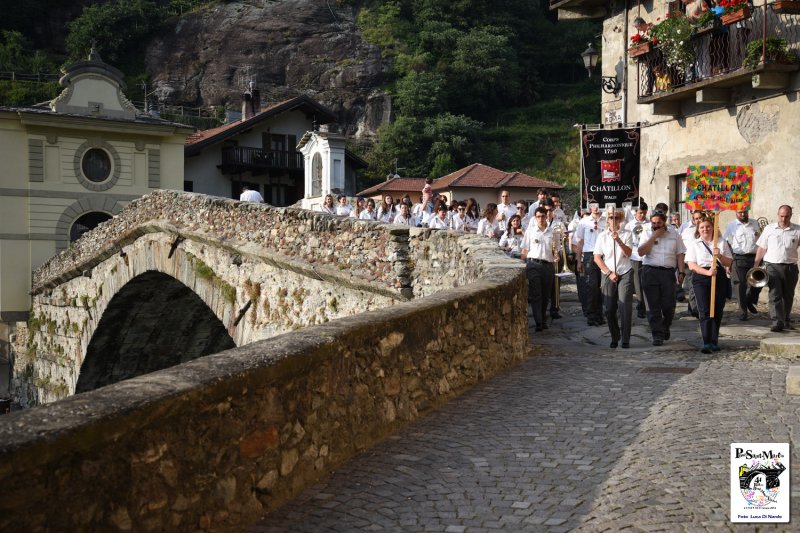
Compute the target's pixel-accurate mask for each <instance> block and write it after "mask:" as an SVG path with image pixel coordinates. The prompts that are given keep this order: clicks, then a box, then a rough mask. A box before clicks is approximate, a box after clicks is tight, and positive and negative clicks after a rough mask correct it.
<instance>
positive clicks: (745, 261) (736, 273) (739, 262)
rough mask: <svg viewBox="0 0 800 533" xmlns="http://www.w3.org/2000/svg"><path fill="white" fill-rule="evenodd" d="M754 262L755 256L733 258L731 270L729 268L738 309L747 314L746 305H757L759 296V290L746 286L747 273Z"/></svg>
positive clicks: (735, 255)
mask: <svg viewBox="0 0 800 533" xmlns="http://www.w3.org/2000/svg"><path fill="white" fill-rule="evenodd" d="M755 261H756V254H748V255H739V254H734V256H733V268H731V277H732V278H733V279H732V280H731V281H732V282H733V288H734V290H735V292H736V299H737V300H738V302H739V309H740V310H741V311H742V312H743V313H746V312H747V305H748V304H753V305H756V304H757V303H758V297H759V295H760V294H761V289H760V288H759V289H756V288H755V287H751V286H749V285H748V284H747V271H748V270H750V269H751V268H753V266H754V265H755Z"/></svg>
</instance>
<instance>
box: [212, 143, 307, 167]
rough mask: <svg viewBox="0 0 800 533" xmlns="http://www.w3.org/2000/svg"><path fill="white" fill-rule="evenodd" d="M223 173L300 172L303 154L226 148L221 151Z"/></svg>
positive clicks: (237, 147)
mask: <svg viewBox="0 0 800 533" xmlns="http://www.w3.org/2000/svg"><path fill="white" fill-rule="evenodd" d="M220 167H221V168H222V170H223V172H244V171H248V170H250V171H259V170H290V171H291V170H302V169H303V154H301V153H299V152H288V151H284V150H262V149H261V148H250V147H248V146H228V147H226V148H223V149H222V165H220Z"/></svg>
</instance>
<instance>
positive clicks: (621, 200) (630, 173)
mask: <svg viewBox="0 0 800 533" xmlns="http://www.w3.org/2000/svg"><path fill="white" fill-rule="evenodd" d="M639 140H640V132H639V128H620V129H613V130H606V129H602V130H583V131H582V132H581V146H582V156H583V157H582V158H581V161H582V165H581V206H583V207H587V206H588V205H589V204H593V203H597V204H600V207H601V208H603V209H605V207H606V206H607V205H615V206H617V207H622V205H623V204H626V203H630V204H632V205H637V206H638V205H639Z"/></svg>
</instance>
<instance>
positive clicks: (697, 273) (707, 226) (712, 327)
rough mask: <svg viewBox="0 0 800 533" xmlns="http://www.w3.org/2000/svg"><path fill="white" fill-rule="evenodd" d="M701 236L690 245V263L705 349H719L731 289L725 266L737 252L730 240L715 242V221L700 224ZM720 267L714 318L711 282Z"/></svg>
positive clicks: (704, 221)
mask: <svg viewBox="0 0 800 533" xmlns="http://www.w3.org/2000/svg"><path fill="white" fill-rule="evenodd" d="M697 233H698V234H699V237H698V238H696V239H695V240H694V242H692V243H691V244H690V246H689V247H688V248H687V249H686V263H687V264H688V265H689V268H690V269H692V272H693V273H694V276H692V283H693V285H694V295H695V301H696V302H697V313H698V315H699V318H700V333H701V334H702V335H703V348H702V349H701V350H700V351H701V352H703V353H711V352H712V351H713V352H717V351H719V344H718V342H719V326H720V324H722V312H723V310H724V308H725V296H726V295H727V293H728V276H727V274H726V273H725V268H727V267H729V266H731V265H732V264H733V254H732V253H731V249H730V247H728V243H726V242H725V241H724V240H722V239H719V240H718V241H717V242H714V224H712V223H711V221H710V220H708V219H707V218H704V219H703V220H702V221H700V222H699V223H698V224H697ZM715 271H716V275H717V276H716V295H715V298H714V318H711V315H710V313H711V283H712V279H713V278H712V276H713V274H714V272H715Z"/></svg>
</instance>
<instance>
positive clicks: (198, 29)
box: [146, 0, 391, 137]
mask: <svg viewBox="0 0 800 533" xmlns="http://www.w3.org/2000/svg"><path fill="white" fill-rule="evenodd" d="M356 13H357V5H353V4H340V3H338V2H337V1H336V0H275V1H268V0H250V1H239V2H220V3H214V4H211V5H209V6H207V7H206V8H204V9H201V10H198V11H196V12H193V13H190V14H186V15H184V16H183V17H180V18H178V19H176V20H175V21H174V22H173V23H172V24H171V26H169V27H168V28H167V29H166V30H165V31H164V32H162V34H161V35H160V36H159V37H158V38H156V39H155V40H153V41H152V42H151V43H150V44H149V46H148V49H147V57H146V66H147V71H148V73H149V74H150V75H151V77H152V79H153V81H154V82H155V84H156V87H157V91H156V94H157V96H158V97H159V98H160V99H161V100H162V101H167V102H170V103H182V104H185V105H196V106H213V105H225V106H226V108H227V109H231V110H237V109H239V108H240V99H241V94H242V92H243V90H244V89H245V88H246V86H247V83H248V82H249V81H251V80H254V81H256V83H257V85H258V88H259V89H260V91H261V101H262V105H263V106H267V105H269V104H271V103H277V102H280V101H283V100H286V99H287V98H291V97H293V96H297V95H298V94H307V95H309V96H311V97H312V98H314V99H316V100H318V101H319V102H321V103H323V104H325V105H327V106H328V107H330V108H331V109H332V110H334V111H335V112H336V113H338V115H339V122H340V124H341V125H342V126H343V127H344V128H345V130H346V132H347V133H348V134H350V135H356V136H358V137H362V136H369V135H372V134H374V132H375V130H376V129H377V127H378V126H379V125H380V124H381V123H383V122H385V121H387V120H388V118H389V115H390V113H391V101H390V99H389V97H388V95H387V94H386V93H385V92H384V91H383V89H382V88H381V86H382V85H383V84H384V82H385V80H384V75H385V73H386V72H387V70H388V67H389V64H388V62H387V60H385V59H384V58H382V57H381V52H380V49H379V48H378V47H376V46H374V45H372V44H370V43H368V42H366V41H365V40H364V38H363V37H362V35H361V33H360V32H359V30H358V28H357V26H356V22H355V17H356Z"/></svg>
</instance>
